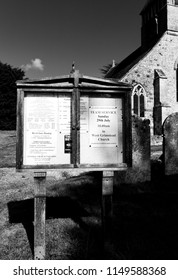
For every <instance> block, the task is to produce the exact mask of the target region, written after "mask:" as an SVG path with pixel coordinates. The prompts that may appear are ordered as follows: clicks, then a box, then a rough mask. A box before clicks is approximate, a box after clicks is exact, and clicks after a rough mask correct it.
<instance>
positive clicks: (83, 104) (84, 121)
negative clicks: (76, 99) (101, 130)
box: [80, 96, 89, 133]
mask: <svg viewBox="0 0 178 280" xmlns="http://www.w3.org/2000/svg"><path fill="white" fill-rule="evenodd" d="M88 107H89V97H87V96H84V97H81V98H80V130H81V133H87V132H88Z"/></svg>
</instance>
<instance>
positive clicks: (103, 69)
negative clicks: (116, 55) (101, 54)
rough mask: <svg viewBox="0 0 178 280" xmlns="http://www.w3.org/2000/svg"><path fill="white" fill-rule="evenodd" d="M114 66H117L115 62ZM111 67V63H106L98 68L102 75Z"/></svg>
mask: <svg viewBox="0 0 178 280" xmlns="http://www.w3.org/2000/svg"><path fill="white" fill-rule="evenodd" d="M114 66H117V63H115V65H114ZM111 68H113V64H112V63H109V64H108V65H104V66H103V67H102V68H101V69H100V71H101V73H102V75H103V77H104V76H105V75H106V74H107V73H108V72H109V70H110V69H111Z"/></svg>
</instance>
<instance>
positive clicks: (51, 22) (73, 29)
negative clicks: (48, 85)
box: [0, 0, 146, 79]
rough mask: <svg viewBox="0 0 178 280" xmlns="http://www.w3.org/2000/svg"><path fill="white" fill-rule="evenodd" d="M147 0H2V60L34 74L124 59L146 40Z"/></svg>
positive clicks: (91, 71) (88, 69) (90, 69)
mask: <svg viewBox="0 0 178 280" xmlns="http://www.w3.org/2000/svg"><path fill="white" fill-rule="evenodd" d="M145 2H146V0H123V1H122V0H107V1H106V0H25V1H24V0H0V61H1V62H2V63H7V64H10V65H11V66H13V67H18V68H20V67H22V69H23V70H24V71H25V75H26V77H27V78H29V79H40V78H45V77H56V76H61V75H68V74H69V73H70V71H71V69H72V63H73V61H74V62H75V68H76V69H78V70H79V72H80V73H82V74H84V75H87V76H92V77H102V73H101V71H100V69H101V68H102V67H103V66H104V65H107V64H109V63H111V62H112V60H113V59H114V60H115V61H116V62H120V61H122V60H123V59H124V58H125V57H127V56H128V55H129V54H130V53H132V52H133V51H134V50H135V49H137V48H138V47H139V46H140V44H141V17H140V15H139V14H140V12H141V10H142V8H143V7H144V4H145Z"/></svg>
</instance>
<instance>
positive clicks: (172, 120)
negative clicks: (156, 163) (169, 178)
mask: <svg viewBox="0 0 178 280" xmlns="http://www.w3.org/2000/svg"><path fill="white" fill-rule="evenodd" d="M163 159H164V171H165V175H174V174H178V113H173V114H171V115H169V116H168V117H167V118H166V120H165V121H164V123H163Z"/></svg>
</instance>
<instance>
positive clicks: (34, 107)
mask: <svg viewBox="0 0 178 280" xmlns="http://www.w3.org/2000/svg"><path fill="white" fill-rule="evenodd" d="M24 112H25V115H24V118H25V119H24V164H25V165H49V164H57V113H58V102H57V96H51V97H48V96H35V94H33V95H31V96H29V97H26V98H25V101H24Z"/></svg>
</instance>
